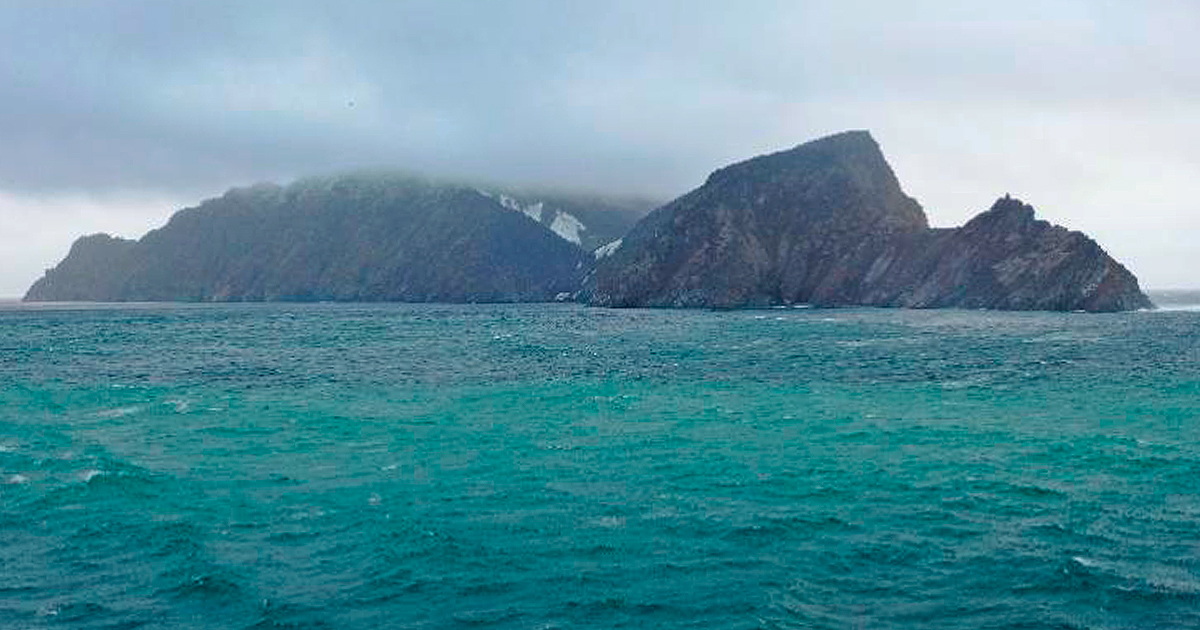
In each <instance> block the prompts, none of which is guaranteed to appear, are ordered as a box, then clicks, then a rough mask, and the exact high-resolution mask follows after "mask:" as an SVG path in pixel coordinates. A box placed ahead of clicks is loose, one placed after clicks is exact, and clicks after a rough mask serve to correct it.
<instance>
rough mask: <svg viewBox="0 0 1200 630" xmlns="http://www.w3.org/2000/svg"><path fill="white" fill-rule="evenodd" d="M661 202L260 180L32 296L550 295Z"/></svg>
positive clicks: (117, 245) (358, 179)
mask: <svg viewBox="0 0 1200 630" xmlns="http://www.w3.org/2000/svg"><path fill="white" fill-rule="evenodd" d="M651 207H652V202H644V201H642V200H638V199H617V198H613V199H608V198H603V197H598V196H595V195H581V194H571V193H562V192H557V191H549V192H547V191H529V190H508V189H498V188H495V187H490V188H485V187H479V186H472V185H465V184H455V183H439V182H434V181H430V180H427V179H425V178H421V177H415V176H411V175H400V174H386V173H362V174H350V175H341V176H335V177H317V178H308V179H303V180H300V181H298V182H296V183H294V184H292V185H290V186H286V187H280V186H276V185H273V184H259V185H256V186H251V187H248V188H235V189H233V190H230V191H229V192H227V193H226V194H224V195H223V196H221V197H218V198H215V199H210V200H208V201H206V202H204V203H202V204H200V205H199V206H197V207H194V208H188V209H184V210H181V211H179V212H177V213H175V215H174V216H172V217H171V219H170V221H169V222H168V223H167V224H166V225H165V226H163V227H161V228H159V229H157V230H153V231H151V232H149V233H148V234H146V235H145V236H144V237H142V238H141V239H139V240H136V241H134V240H127V239H120V238H113V237H111V236H108V235H105V234H97V235H92V236H86V237H83V238H80V239H79V240H78V241H76V242H75V244H74V245H73V246H72V247H71V251H70V253H69V254H68V255H67V257H66V259H64V260H63V261H62V262H61V263H59V265H58V266H56V267H55V268H53V269H50V270H49V271H47V272H46V275H45V276H43V277H42V278H41V279H40V280H38V281H37V282H36V283H34V285H33V286H32V287H31V288H30V289H29V291H28V293H27V294H26V295H25V300H26V301H399V302H544V301H551V300H554V299H556V298H559V299H562V298H564V297H566V296H569V295H571V294H573V293H574V292H575V291H577V289H578V287H579V283H580V280H581V279H582V278H583V277H584V276H585V274H587V273H588V272H589V271H590V269H591V267H592V265H593V263H594V261H595V258H594V256H593V255H592V253H591V251H590V249H589V247H591V248H594V247H596V246H598V245H600V244H603V243H607V242H609V241H612V240H614V239H616V238H618V237H620V236H621V234H622V233H624V232H625V231H626V230H628V229H629V227H630V226H631V225H632V224H633V223H634V221H636V220H637V219H638V218H640V217H641V216H643V215H644V214H645V213H646V212H647V211H648V210H649V209H650V208H651Z"/></svg>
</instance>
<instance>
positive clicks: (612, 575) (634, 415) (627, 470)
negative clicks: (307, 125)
mask: <svg viewBox="0 0 1200 630" xmlns="http://www.w3.org/2000/svg"><path fill="white" fill-rule="evenodd" d="M1177 297H1178V296H1177ZM1192 297H1196V296H1195V295H1193V296H1192ZM1160 301H1164V300H1162V299H1161V298H1160ZM1165 301H1166V302H1170V304H1167V306H1168V308H1169V309H1170V310H1162V311H1158V312H1140V313H1128V314H1117V315H1088V314H1050V313H989V312H974V311H905V310H877V309H839V310H819V309H792V308H789V309H770V310H755V311H733V312H711V311H663V310H605V309H592V308H584V307H578V306H573V305H507V306H506V305H463V306H446V305H395V304H382V305H344V304H340V305H335V304H309V305H299V304H267V305H162V304H149V305H57V306H52V305H19V304H13V303H9V304H7V305H0V628H5V629H21V628H59V627H63V628H214V629H215V628H222V629H224V628H350V629H357V628H364V629H365V628H513V629H517V628H521V629H524V628H529V629H549V628H745V629H750V628H772V629H773V628H847V629H873V628H922V629H923V628H947V629H948V628H954V629H980V628H1014V629H1015V628H1024V629H1032V628H1062V629H1066V628H1078V629H1083V628H1094V629H1110V628H1111V629H1115V628H1138V629H1148V628H1195V627H1200V311H1198V310H1197V309H1196V308H1195V305H1197V304H1200V299H1196V300H1193V301H1190V302H1189V297H1188V295H1182V296H1181V297H1179V299H1178V300H1174V301H1171V300H1165ZM1189 307H1191V310H1188V309H1189Z"/></svg>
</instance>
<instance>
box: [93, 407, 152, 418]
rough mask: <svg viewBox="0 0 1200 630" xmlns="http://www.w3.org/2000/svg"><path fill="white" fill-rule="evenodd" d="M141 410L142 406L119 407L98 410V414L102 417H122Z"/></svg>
mask: <svg viewBox="0 0 1200 630" xmlns="http://www.w3.org/2000/svg"><path fill="white" fill-rule="evenodd" d="M141 410H142V408H141V407H137V406H133V407H117V408H116V409H106V410H104V411H100V412H97V413H96V415H97V416H100V417H101V418H120V417H122V416H128V415H129V414H132V413H137V412H139V411H141Z"/></svg>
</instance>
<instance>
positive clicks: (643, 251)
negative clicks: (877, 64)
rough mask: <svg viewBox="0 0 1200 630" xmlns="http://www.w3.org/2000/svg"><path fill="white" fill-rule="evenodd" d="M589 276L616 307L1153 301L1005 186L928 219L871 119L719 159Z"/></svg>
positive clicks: (594, 292) (602, 300)
mask: <svg viewBox="0 0 1200 630" xmlns="http://www.w3.org/2000/svg"><path fill="white" fill-rule="evenodd" d="M591 282H592V285H591V293H590V300H591V302H592V303H593V304H597V305H602V306H618V307H621V306H666V307H713V308H734V307H743V306H765V305H776V304H799V303H806V304H813V305H819V306H846V305H869V306H904V307H915V308H932V307H961V308H994V309H1019V310H1087V311H1118V310H1129V309H1137V308H1147V307H1150V306H1152V305H1151V303H1150V300H1149V299H1148V298H1147V297H1146V296H1145V295H1144V294H1143V293H1142V292H1141V290H1140V289H1139V287H1138V283H1137V279H1136V278H1134V276H1133V275H1132V274H1131V273H1130V272H1129V271H1128V270H1126V269H1125V268H1124V267H1122V266H1121V265H1120V264H1119V263H1117V262H1116V261H1115V260H1113V259H1112V258H1111V257H1109V256H1108V255H1107V254H1106V253H1105V252H1104V250H1103V249H1101V248H1100V247H1099V245H1097V244H1096V243H1095V242H1094V241H1092V240H1091V239H1089V238H1088V237H1086V236H1084V235H1083V234H1081V233H1079V232H1071V231H1068V230H1066V229H1065V228H1061V227H1057V226H1053V225H1050V224H1049V223H1046V222H1045V221H1039V220H1036V219H1035V218H1034V211H1033V208H1031V207H1030V206H1027V205H1025V204H1023V203H1021V202H1019V201H1017V200H1015V199H1011V198H1009V197H1007V196H1006V197H1005V198H1004V199H1001V200H1000V201H998V202H997V203H996V204H995V206H993V208H992V209H991V210H989V211H987V212H984V213H982V214H980V215H979V216H977V217H976V218H975V219H973V220H971V221H970V222H969V223H967V224H966V225H964V226H962V227H960V228H957V229H930V228H929V227H928V223H927V221H926V218H925V215H924V212H923V211H922V210H921V207H920V205H918V204H917V202H916V201H914V200H913V199H911V198H910V197H908V196H907V195H905V194H904V192H903V191H902V190H901V189H900V185H899V182H898V181H897V180H896V177H895V175H894V174H893V172H892V170H891V168H890V167H889V166H888V164H887V162H886V160H885V159H884V157H883V154H882V153H881V152H880V150H879V146H878V145H877V144H876V142H875V141H874V139H873V138H871V136H870V134H869V133H867V132H865V131H852V132H846V133H841V134H837V135H834V136H829V137H827V138H822V139H820V140H816V141H813V142H809V143H807V144H803V145H800V146H798V147H796V148H794V149H791V150H789V151H783V152H780V153H775V154H771V155H766V156H761V157H757V158H753V159H751V160H747V161H745V162H741V163H739V164H734V165H732V166H729V167H726V168H723V169H721V170H719V171H716V172H715V173H713V174H712V175H711V176H710V177H709V178H708V180H707V181H706V182H705V183H704V185H703V186H701V187H700V188H697V189H696V190H693V191H692V192H690V193H688V194H686V195H684V196H683V197H680V198H679V199H676V200H675V201H673V202H671V203H669V204H667V205H666V206H663V207H662V208H660V209H658V210H656V211H654V212H653V213H651V214H650V215H649V216H647V217H646V218H645V219H643V220H642V221H641V222H640V223H638V224H637V225H636V226H635V227H634V228H633V230H632V231H631V232H630V233H629V234H628V235H627V236H626V237H625V238H624V240H623V241H622V243H621V245H620V247H619V248H617V249H616V250H615V251H613V252H611V254H610V255H608V256H606V257H604V258H603V259H602V260H601V261H600V263H599V265H598V267H597V269H596V272H595V275H594V278H593V279H592V280H591Z"/></svg>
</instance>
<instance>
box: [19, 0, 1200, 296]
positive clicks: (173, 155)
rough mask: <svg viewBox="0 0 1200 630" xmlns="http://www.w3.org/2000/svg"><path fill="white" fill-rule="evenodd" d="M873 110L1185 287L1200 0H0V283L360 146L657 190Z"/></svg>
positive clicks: (537, 177)
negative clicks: (81, 245) (105, 238)
mask: <svg viewBox="0 0 1200 630" xmlns="http://www.w3.org/2000/svg"><path fill="white" fill-rule="evenodd" d="M845 129H869V130H871V131H872V133H873V134H874V136H875V138H876V139H877V140H878V141H879V143H880V145H881V146H882V147H883V150H884V153H885V154H886V156H887V157H888V159H889V161H890V162H891V164H892V167H893V169H894V170H895V171H896V173H897V175H898V176H899V178H900V181H901V182H902V184H903V186H904V188H905V190H906V191H907V192H908V193H909V194H910V195H912V196H913V197H916V198H917V200H918V201H920V202H921V204H922V205H923V206H924V207H925V210H926V212H927V213H928V215H929V217H930V220H931V222H932V223H933V224H934V225H939V226H951V225H958V224H961V223H962V222H963V221H965V220H966V219H967V218H969V217H970V216H972V215H974V214H975V213H977V212H979V211H981V210H984V209H986V208H987V207H989V206H990V204H991V203H992V201H994V200H995V199H996V198H997V197H999V196H1001V195H1003V194H1005V193H1012V194H1013V195H1014V196H1017V197H1020V198H1021V199H1023V200H1025V201H1026V202H1029V203H1032V204H1033V205H1034V206H1035V207H1036V208H1037V209H1038V211H1039V214H1040V215H1041V216H1042V217H1043V218H1046V219H1049V220H1051V221H1054V222H1056V223H1060V224H1064V225H1067V226H1068V227H1071V228H1074V229H1080V230H1083V231H1085V232H1087V233H1088V234H1090V235H1092V236H1093V237H1094V238H1096V239H1097V240H1098V241H1099V242H1100V244H1101V245H1103V246H1104V247H1105V248H1106V249H1107V250H1108V251H1109V252H1110V253H1111V254H1113V255H1114V256H1116V257H1117V258H1118V259H1119V260H1121V261H1122V262H1124V263H1125V264H1126V265H1127V266H1128V267H1129V268H1130V269H1131V270H1132V271H1133V272H1134V273H1135V274H1137V275H1138V276H1139V278H1140V279H1141V281H1142V286H1143V287H1144V288H1146V287H1149V288H1170V287H1200V277H1198V276H1200V2H1196V1H1195V0H1181V1H1178V2H1173V1H1162V2H1154V1H1143V2H1100V1H1093V2H1070V1H1061V2H1055V1H1047V0H1030V1H1024V0H1009V1H1007V2H996V1H995V0H988V1H987V2H920V1H915V0H908V1H906V2H890V1H888V2H883V1H879V2H849V1H846V0H841V1H836V2H801V1H798V0H792V1H784V2H745V1H742V2H736V3H735V2H727V1H720V2H700V1H697V0H681V1H678V2H651V1H648V0H635V1H630V2H619V1H618V2H597V1H580V2H572V1H567V0H546V1H511V2H502V1H494V2H484V1H470V2H468V1H463V2H452V1H448V0H431V1H428V2H424V1H421V2H405V1H399V2H388V3H384V2H373V1H372V2H354V1H347V0H339V1H337V2H320V3H318V2H300V1H295V0H286V1H285V0H279V1H270V0H256V1H254V2H228V3H226V2H219V1H213V0H204V1H197V2H188V1H183V0H172V1H171V2H163V1H161V0H145V1H121V0H113V1H110V2H101V1H94V2H83V1H79V2H70V1H63V2H46V1H44V0H30V1H27V2H26V1H21V0H0V243H3V244H2V245H0V296H3V295H9V296H15V295H20V294H22V293H23V292H24V291H25V289H26V288H27V287H28V285H29V284H30V283H32V282H33V280H35V279H36V278H37V277H38V276H39V275H40V274H41V273H42V271H43V270H44V269H45V268H46V267H49V266H53V265H54V264H55V263H57V262H58V261H59V260H60V259H61V258H62V257H63V256H64V255H65V254H66V252H67V249H68V247H69V246H70V243H71V242H72V241H73V240H74V239H75V238H76V237H77V236H79V235H82V234H85V233H92V232H98V231H105V232H109V233H114V234H119V235H122V236H128V237H138V236H141V235H142V234H143V233H144V232H145V231H146V230H148V229H150V228H152V227H155V226H158V225H161V224H162V223H163V222H165V220H166V219H167V217H169V216H170V214H171V213H172V212H173V211H175V210H177V209H179V208H181V207H185V206H188V205H194V204H195V203H197V202H199V201H200V200H202V199H204V198H206V197H211V196H215V195H218V194H220V193H221V192H223V191H224V190H225V189H227V188H229V187H231V186H235V185H245V184H248V183H252V182H255V181H260V180H272V181H277V182H281V183H282V182H286V181H289V180H291V179H294V178H296V177H299V176H303V175H310V174H321V173H328V172H331V171H339V170H346V169H350V168H358V167H397V168H402V169H405V170H415V171H420V172H425V173H428V174H431V175H438V176H461V177H470V178H484V179H489V180H499V181H507V182H514V183H526V184H538V183H542V184H555V185H562V186H573V187H580V188H585V189H589V190H599V191H610V192H613V193H639V194H652V195H655V196H658V197H661V198H663V199H664V200H665V199H669V198H671V197H674V196H676V195H678V194H682V193H684V192H686V191H687V190H689V189H691V188H693V187H695V186H697V185H699V184H700V183H701V182H702V181H703V180H704V177H705V176H706V175H707V174H708V173H709V172H710V171H712V170H714V169H716V168H718V167H719V166H721V165H723V164H726V163H728V162H731V161H736V160H741V159H744V158H747V157H750V156H753V155H756V154H759V153H763V152H767V151H773V150H779V149H783V148H787V147H790V146H793V145H796V144H799V143H801V142H804V141H806V140H809V139H812V138H815V137H819V136H823V135H827V134H829V133H833V132H836V131H841V130H845Z"/></svg>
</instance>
